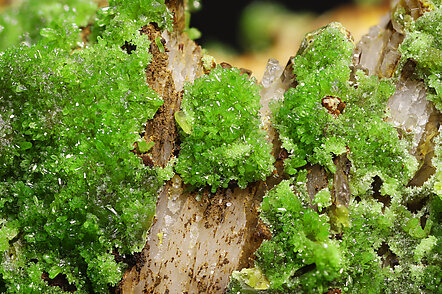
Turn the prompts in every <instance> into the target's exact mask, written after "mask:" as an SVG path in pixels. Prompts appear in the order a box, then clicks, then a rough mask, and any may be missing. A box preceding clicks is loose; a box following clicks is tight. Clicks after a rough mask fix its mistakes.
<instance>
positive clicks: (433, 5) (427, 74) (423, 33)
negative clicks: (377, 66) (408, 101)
mask: <svg viewBox="0 0 442 294" xmlns="http://www.w3.org/2000/svg"><path fill="white" fill-rule="evenodd" d="M424 3H425V4H426V5H427V7H428V8H427V9H428V10H429V11H428V12H426V13H424V14H423V15H422V16H421V17H419V18H418V19H416V20H414V19H413V18H412V17H410V16H409V15H407V14H406V11H405V10H404V9H403V8H402V7H401V6H400V5H398V6H397V9H396V10H395V13H394V19H395V21H396V23H397V25H398V26H399V27H400V28H401V29H402V30H403V31H404V32H405V34H406V37H405V39H404V41H403V42H402V44H401V46H400V48H399V50H400V52H401V53H402V62H403V63H405V61H407V60H412V61H413V62H415V63H416V68H417V71H416V76H417V77H416V78H417V79H422V80H424V81H425V84H426V86H427V88H428V99H429V100H430V101H433V102H434V104H435V106H436V108H438V109H439V111H442V76H441V75H442V26H441V23H442V8H441V7H442V4H441V2H440V1H437V0H436V1H432V2H425V1H424Z"/></svg>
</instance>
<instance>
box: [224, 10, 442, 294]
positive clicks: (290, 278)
mask: <svg viewBox="0 0 442 294" xmlns="http://www.w3.org/2000/svg"><path fill="white" fill-rule="evenodd" d="M431 7H432V8H431V10H430V11H429V12H427V13H425V14H424V15H423V16H422V17H421V18H419V19H417V20H416V21H414V20H411V23H412V24H411V25H409V26H408V27H407V30H408V33H407V34H406V37H405V40H404V43H403V44H402V45H401V47H400V50H401V52H402V53H403V57H402V60H401V64H405V62H406V61H407V60H409V59H412V60H413V62H414V63H415V64H416V71H415V76H414V77H415V78H418V79H424V81H425V83H426V85H427V87H428V99H429V100H431V101H433V102H434V103H435V105H436V106H437V105H438V103H440V93H439V90H440V89H439V88H440V85H438V83H440V57H439V55H438V54H440V50H441V45H440V37H437V36H439V35H440V32H441V26H440V11H441V10H440V4H434V5H433V6H431ZM353 50H354V45H353V43H352V41H351V39H350V38H349V34H348V33H347V32H346V30H345V29H344V28H343V27H342V26H341V25H340V24H337V23H332V24H329V25H328V26H326V27H324V28H321V29H319V30H318V31H316V32H313V33H311V34H308V35H307V36H306V38H305V39H304V41H303V43H302V45H301V48H300V49H299V51H298V53H297V55H296V57H294V58H293V59H292V64H293V73H294V76H295V80H296V83H297V85H296V86H295V87H294V88H291V89H289V90H288V91H287V92H286V93H285V95H284V99H283V100H282V101H278V102H277V103H276V104H275V105H273V107H272V108H273V113H274V125H275V127H276V128H277V129H278V131H279V135H280V138H281V140H282V146H283V147H284V148H286V149H287V151H288V152H289V158H288V159H286V161H285V165H286V171H287V172H288V173H289V174H291V175H292V178H291V179H290V180H285V181H282V182H281V183H280V184H279V185H277V186H276V187H274V188H273V189H272V190H270V191H269V192H268V193H267V194H266V196H265V197H264V200H263V202H262V206H261V218H262V219H263V221H264V222H265V223H266V224H267V225H268V227H269V229H270V230H271V233H272V238H271V239H270V240H264V241H263V243H262V244H261V247H260V248H259V249H258V251H257V252H256V261H255V268H256V270H257V271H258V272H259V273H262V274H264V276H263V277H262V274H261V275H258V276H257V277H255V280H256V279H258V280H259V277H262V278H261V279H262V282H263V283H264V282H268V283H269V288H268V289H262V288H256V287H252V286H251V285H250V283H248V281H249V280H250V277H249V276H248V275H245V272H244V274H242V273H243V271H244V270H243V271H241V272H235V273H234V274H233V276H232V283H231V287H230V293H326V292H327V293H341V292H334V291H338V290H339V291H342V293H439V292H438V291H440V290H439V288H438V287H439V285H440V283H441V279H442V271H441V270H440V264H441V256H440V254H441V244H442V243H441V242H442V235H441V225H440V218H441V211H442V210H441V209H442V206H441V204H442V198H441V191H442V190H441V187H442V185H441V183H442V172H441V169H442V165H441V145H440V143H441V142H440V141H441V139H440V135H439V136H438V137H436V139H434V140H433V142H434V152H435V156H434V157H433V160H432V166H433V167H434V168H435V173H433V174H432V175H431V176H430V177H429V179H428V180H427V181H426V182H425V183H424V184H423V185H422V186H419V187H415V186H412V185H409V184H408V183H409V182H410V180H411V178H412V177H413V175H414V174H415V172H416V171H417V169H418V166H420V165H419V164H418V162H417V160H416V159H415V158H414V156H412V155H410V151H409V150H410V149H411V142H410V140H411V139H409V138H407V136H400V132H398V131H397V130H396V129H395V128H394V127H393V126H392V125H391V124H390V123H388V122H387V121H388V115H389V114H388V111H386V103H387V100H388V99H389V97H390V96H391V95H392V94H393V93H394V91H395V88H394V82H395V77H393V78H391V79H379V78H378V77H376V76H368V75H367V74H366V73H365V72H364V71H362V70H357V69H355V68H354V67H353V66H352V54H353ZM438 87H439V88H438ZM439 124H440V122H439ZM436 128H438V126H436ZM436 132H437V131H436ZM342 158H348V160H349V165H350V166H348V168H349V170H350V172H349V176H348V187H349V189H348V190H347V191H351V197H350V201H349V202H348V204H346V205H341V206H339V205H338V204H337V201H338V200H339V197H341V196H340V195H339V191H338V188H339V185H342V184H343V182H342V180H341V182H340V183H337V182H334V181H336V179H337V178H339V177H336V174H338V173H342V170H340V169H342V167H340V166H339V160H340V159H342ZM312 166H322V167H323V168H325V170H326V171H327V172H328V187H325V188H324V189H322V190H320V191H317V193H316V195H314V196H313V198H312V195H309V193H308V189H307V186H308V183H307V182H306V180H305V179H306V177H305V174H306V173H307V172H308V173H310V172H312V169H309V167H312ZM337 191H338V192H337ZM254 284H259V281H254Z"/></svg>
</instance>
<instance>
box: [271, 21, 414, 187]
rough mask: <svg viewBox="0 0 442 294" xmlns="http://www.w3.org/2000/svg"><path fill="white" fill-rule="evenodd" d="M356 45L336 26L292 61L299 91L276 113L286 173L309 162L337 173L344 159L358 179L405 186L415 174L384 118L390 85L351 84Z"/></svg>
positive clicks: (359, 78)
mask: <svg viewBox="0 0 442 294" xmlns="http://www.w3.org/2000/svg"><path fill="white" fill-rule="evenodd" d="M353 49H354V45H353V43H352V42H351V40H349V37H348V33H347V32H346V31H345V29H344V28H343V27H342V26H341V25H340V24H338V23H332V24H330V25H328V26H326V27H324V28H322V29H320V30H318V31H316V32H314V33H312V34H309V35H307V37H306V38H305V40H304V42H303V43H302V45H301V48H300V50H299V51H298V54H297V56H296V57H295V58H294V59H293V64H294V65H293V72H294V74H295V75H296V80H297V82H298V85H297V87H296V88H292V89H290V90H289V91H287V92H286V94H285V98H284V100H283V102H282V104H281V105H280V107H279V108H277V110H276V112H275V123H276V126H277V128H278V129H279V131H280V136H281V138H282V140H283V146H284V147H285V148H286V149H287V150H289V152H290V154H291V155H290V160H289V161H288V171H289V172H291V173H294V172H295V168H299V167H301V166H303V165H305V164H306V163H307V161H308V162H310V163H311V164H315V163H319V164H321V165H323V166H325V167H326V168H328V170H329V171H331V172H334V170H335V166H334V164H333V161H332V158H333V156H334V155H335V156H336V155H340V154H342V153H345V152H346V151H347V150H346V147H347V148H348V157H349V159H350V160H351V161H352V164H353V174H354V178H357V177H365V176H366V175H370V177H373V176H374V175H376V174H377V175H379V176H380V177H381V178H382V179H384V180H388V179H391V180H392V181H395V182H402V183H403V182H406V181H407V179H408V178H409V177H410V176H411V175H412V173H413V172H414V170H415V168H416V163H415V160H414V158H413V157H412V156H410V155H409V154H408V152H407V150H406V143H405V142H401V141H400V140H399V138H398V135H397V131H396V130H395V129H394V128H393V127H392V126H391V125H390V124H388V123H386V122H385V121H384V120H383V118H384V117H385V113H384V109H385V106H386V102H387V99H388V98H389V97H390V96H391V94H393V92H394V87H393V85H392V83H391V82H389V81H386V80H379V79H378V78H376V77H374V76H372V77H368V76H366V75H365V74H364V73H363V72H362V71H356V72H355V74H354V80H350V74H351V69H350V65H351V60H352V59H351V58H352V52H353Z"/></svg>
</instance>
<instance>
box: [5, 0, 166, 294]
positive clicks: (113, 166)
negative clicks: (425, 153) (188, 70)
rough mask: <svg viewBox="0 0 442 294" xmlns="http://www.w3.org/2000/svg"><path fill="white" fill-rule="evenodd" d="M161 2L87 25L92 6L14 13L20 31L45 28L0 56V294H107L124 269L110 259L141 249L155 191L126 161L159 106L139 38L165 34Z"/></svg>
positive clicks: (135, 5)
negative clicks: (147, 30) (155, 30)
mask: <svg viewBox="0 0 442 294" xmlns="http://www.w3.org/2000/svg"><path fill="white" fill-rule="evenodd" d="M141 2H143V3H144V4H143V3H141ZM163 2H164V1H163ZM163 2H161V1H109V4H110V6H109V7H105V8H102V9H100V10H98V12H97V15H96V16H95V11H96V5H94V3H93V2H92V1H72V2H70V1H58V2H56V1H24V3H23V6H22V7H21V8H19V10H18V11H16V12H14V14H15V15H16V16H17V21H23V24H24V25H23V26H22V27H23V28H24V29H29V28H30V27H29V25H30V24H28V23H27V21H28V20H26V19H25V18H26V17H28V18H30V19H34V18H36V19H38V20H41V26H44V27H43V28H42V29H41V30H40V35H35V32H34V31H31V32H29V35H26V38H28V37H29V38H30V40H29V42H27V43H26V44H24V43H22V44H16V45H15V46H9V48H8V49H7V50H5V51H3V52H0V113H1V114H0V166H1V167H0V192H1V195H2V196H1V199H0V261H1V266H0V291H6V292H8V293H60V292H63V291H72V290H76V291H77V293H105V292H107V291H108V287H109V285H115V284H116V283H117V282H118V281H119V280H120V279H121V275H122V270H123V269H124V267H123V266H122V264H121V263H118V264H117V262H116V259H115V256H114V254H116V253H118V254H121V255H122V256H124V255H125V254H131V253H132V252H134V251H135V250H136V251H139V250H140V249H141V248H142V246H144V240H143V235H145V234H146V232H147V230H148V229H149V227H150V224H151V221H152V218H153V216H154V213H155V202H156V195H157V191H158V189H159V188H160V187H161V185H162V181H161V180H160V179H159V178H158V177H157V175H156V171H155V170H154V169H151V168H148V167H146V166H144V165H143V164H142V162H141V160H140V159H139V158H138V157H137V156H135V155H134V154H133V153H132V152H131V151H130V150H132V149H134V146H133V144H134V142H137V141H141V138H140V132H141V131H142V130H143V126H144V125H145V124H146V122H147V120H148V119H151V118H152V117H153V115H154V114H155V112H156V110H157V109H158V107H159V106H160V105H161V104H162V103H163V101H162V100H161V99H160V98H159V97H158V95H157V94H156V93H155V92H154V91H153V90H152V89H150V88H149V86H148V85H147V84H146V78H145V68H146V66H147V64H148V63H149V61H150V60H151V55H150V53H149V51H148V49H149V40H148V38H147V36H146V35H141V34H140V29H141V27H142V26H144V25H147V24H148V23H149V22H150V21H155V22H157V23H158V25H159V26H161V27H169V26H170V24H171V18H170V14H169V12H168V10H167V8H166V6H165V5H164V3H163ZM80 4H81V5H82V6H81V8H79V7H78V5H80ZM40 5H41V6H40ZM30 7H33V8H34V9H35V10H32V11H31V10H30ZM90 7H95V8H94V9H91V8H90ZM143 7H155V9H152V10H146V9H143ZM40 8H41V9H42V10H40ZM20 9H21V10H20ZM86 10H87V11H88V13H87V14H86V15H87V17H86V16H85V11H86ZM51 11H52V12H54V13H55V12H57V13H58V12H60V13H61V14H60V15H57V16H53V17H54V19H52V20H51V19H50V16H51V15H52V14H51V13H52V12H51ZM24 14H26V17H25V16H24ZM80 15H81V17H80ZM48 17H49V18H48ZM95 17H96V21H95V24H94V25H90V27H91V30H92V34H91V35H90V36H89V38H90V39H89V40H84V39H82V38H81V35H80V33H81V31H82V29H80V26H86V25H88V20H93V19H94V18H95ZM3 21H4V19H3ZM29 21H30V20H29ZM38 25H40V23H39V24H38ZM10 29H13V28H11V26H10V25H9V26H8V27H7V29H5V31H6V32H8V31H9V30H10ZM3 33H4V32H1V34H3ZM1 34H0V36H1V37H2V38H3V39H4V38H8V36H6V35H4V34H3V35H1ZM17 34H19V32H17ZM18 41H20V40H19V39H17V38H16V39H14V38H9V42H10V43H11V44H13V43H17V42H18ZM125 42H130V43H131V45H132V46H133V48H136V49H135V50H133V51H132V52H128V51H127V50H126V49H125V47H124V45H125ZM4 44H6V43H2V45H4ZM129 53H130V54H129ZM147 147H149V146H146V148H147ZM147 149H148V148H147ZM53 279H55V280H57V279H58V281H59V280H60V279H61V280H65V281H66V282H65V283H61V286H60V287H54V286H51V287H50V286H49V285H51V283H53V282H51V281H53ZM55 283H56V282H55Z"/></svg>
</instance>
